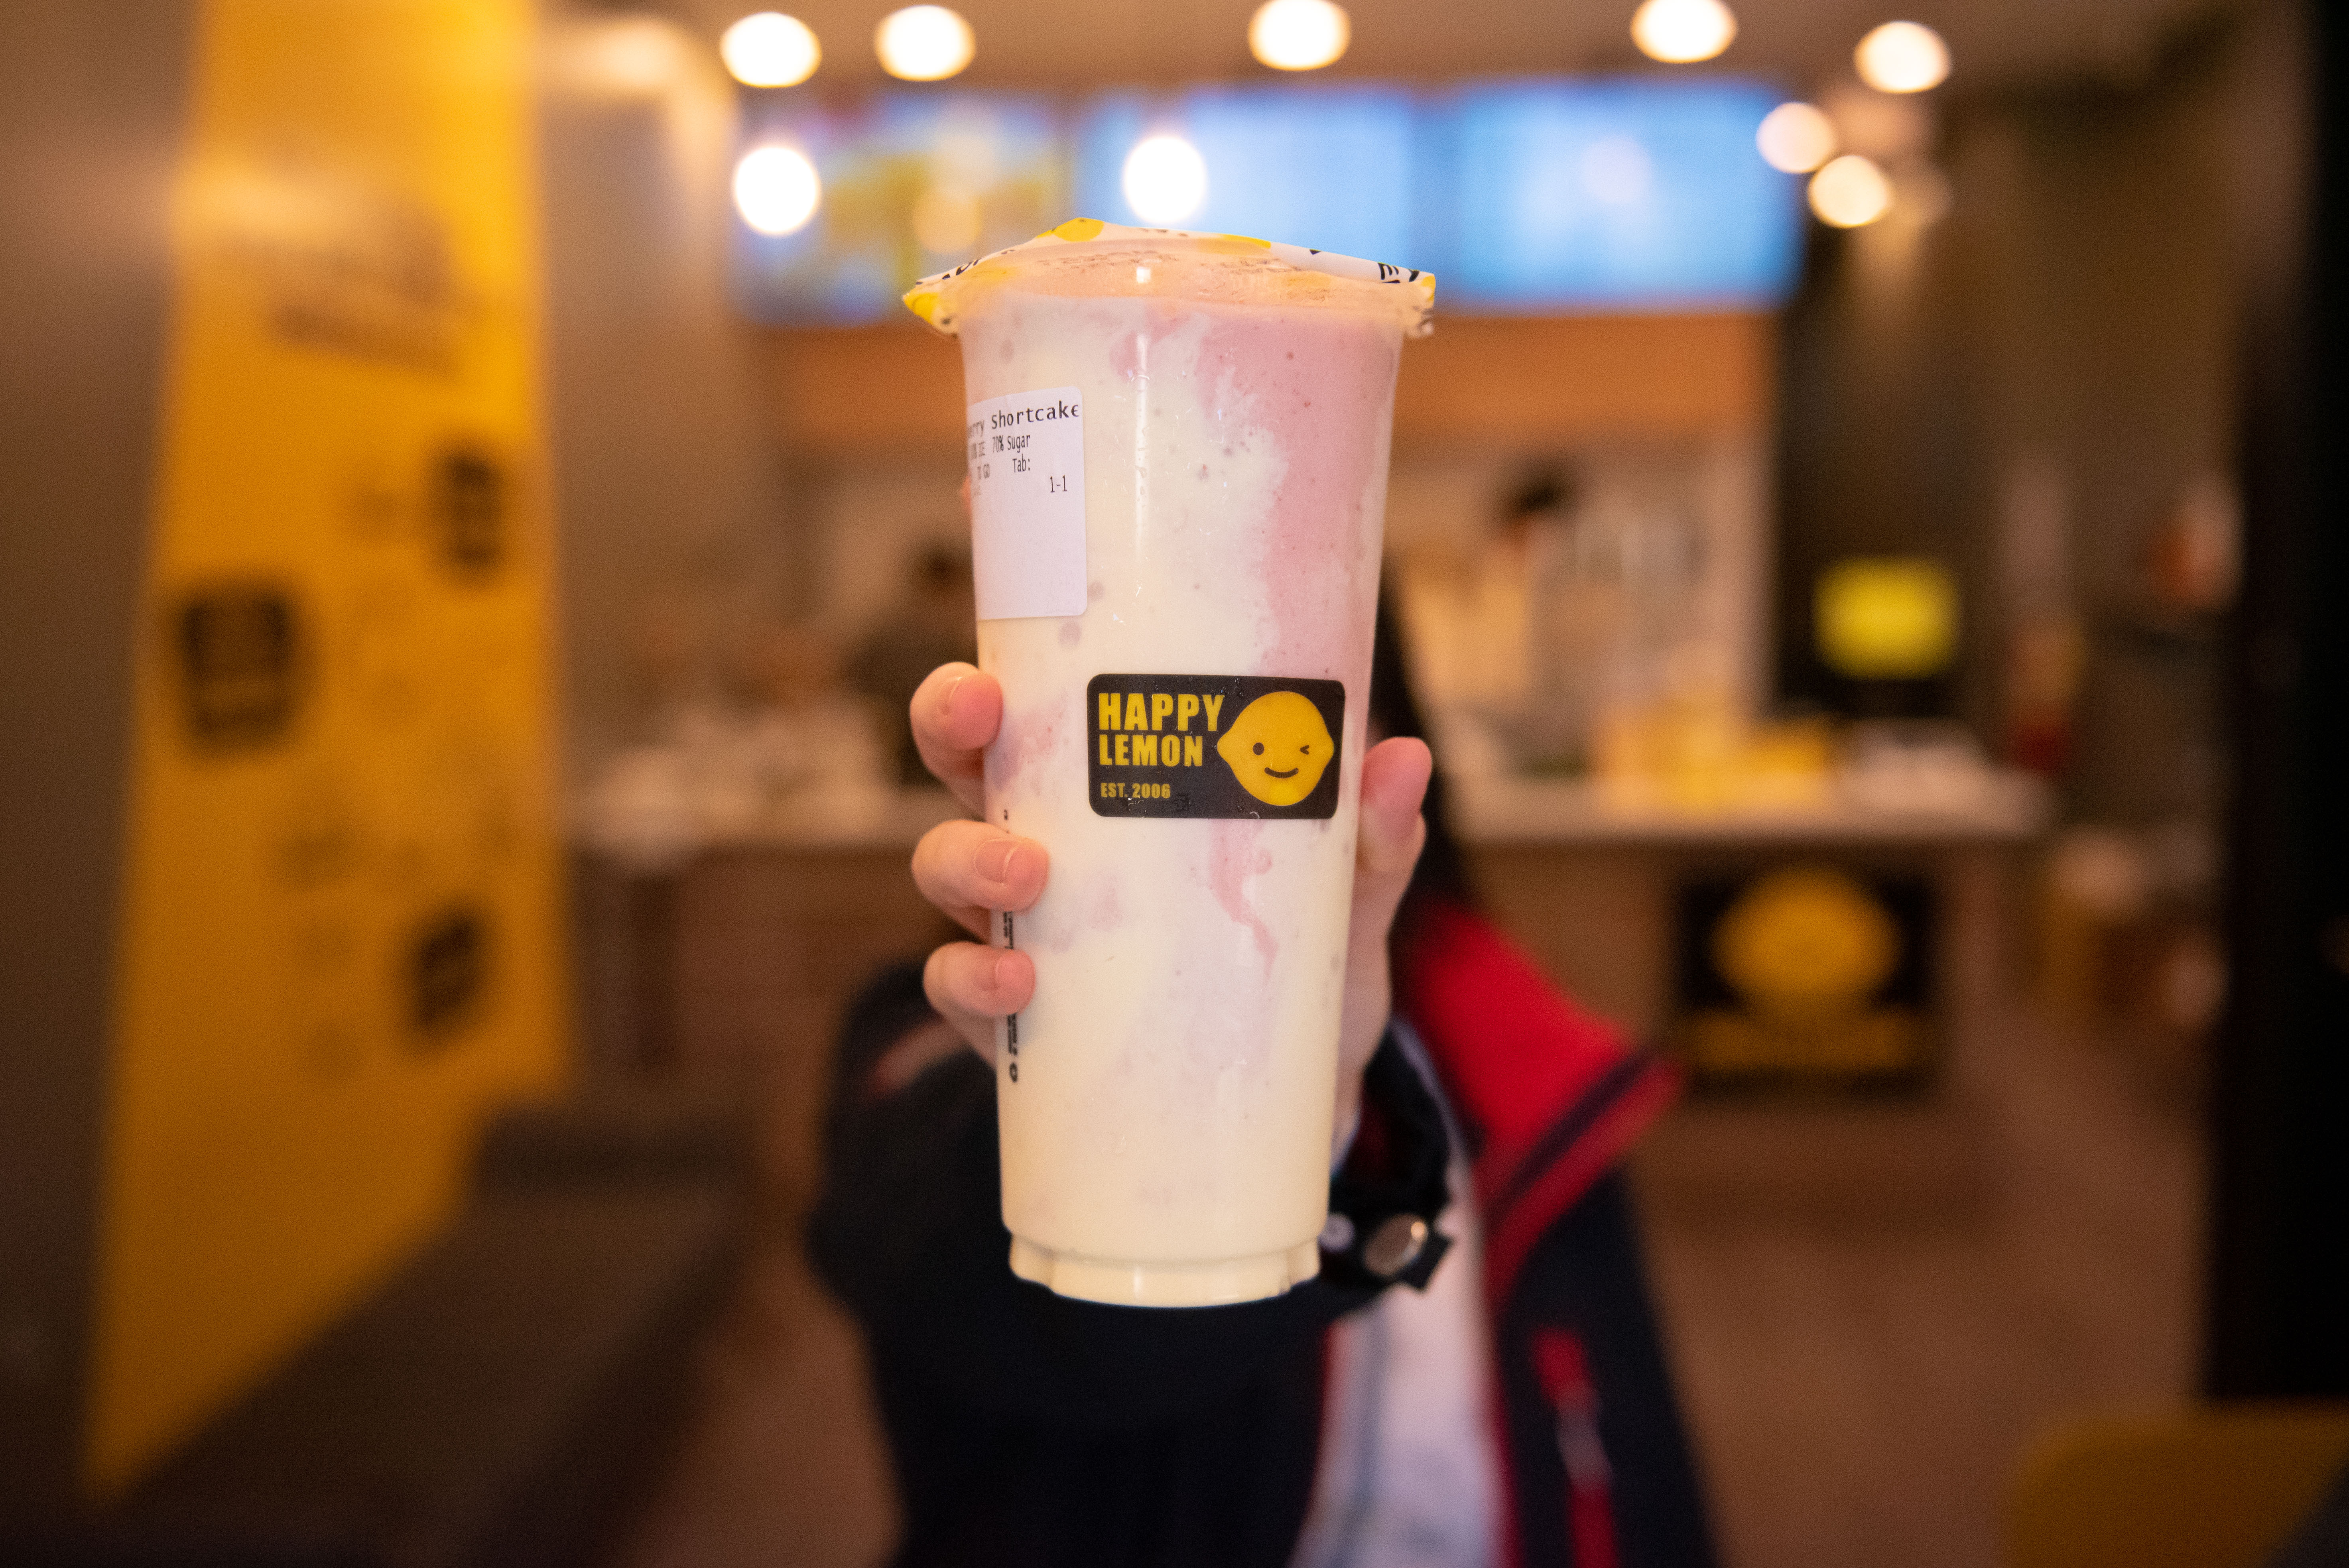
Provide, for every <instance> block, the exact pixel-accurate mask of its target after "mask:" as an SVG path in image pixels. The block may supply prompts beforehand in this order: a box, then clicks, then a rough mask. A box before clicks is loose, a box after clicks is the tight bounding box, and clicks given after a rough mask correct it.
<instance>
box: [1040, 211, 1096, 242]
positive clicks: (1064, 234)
mask: <svg viewBox="0 0 2349 1568" xmlns="http://www.w3.org/2000/svg"><path fill="white" fill-rule="evenodd" d="M1052 232H1053V233H1055V234H1057V235H1059V236H1060V237H1061V239H1063V240H1066V241H1068V242H1070V243H1071V244H1072V245H1074V244H1082V243H1083V242H1085V241H1087V240H1097V239H1099V238H1101V232H1102V221H1101V220H1100V219H1099V218H1071V219H1070V220H1069V221H1068V222H1065V223H1063V224H1061V226H1060V227H1059V228H1057V229H1055V230H1053V231H1052Z"/></svg>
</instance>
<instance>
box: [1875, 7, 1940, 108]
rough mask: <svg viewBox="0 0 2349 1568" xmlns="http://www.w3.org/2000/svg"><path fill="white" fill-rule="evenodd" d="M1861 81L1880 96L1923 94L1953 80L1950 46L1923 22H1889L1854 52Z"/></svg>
mask: <svg viewBox="0 0 2349 1568" xmlns="http://www.w3.org/2000/svg"><path fill="white" fill-rule="evenodd" d="M1852 64H1853V65H1855V66H1856V67H1858V69H1859V79H1860V80H1861V81H1864V82H1866V83H1867V84H1868V86H1869V87H1872V88H1875V89H1876V90H1877V91H1878V92H1880V93H1921V92H1923V91H1925V90H1926V89H1927V88H1937V87H1940V85H1941V84H1942V83H1943V82H1945V81H1947V80H1948V79H1949V77H1950V46H1948V45H1947V44H1944V43H1943V42H1941V35H1940V34H1939V33H1936V32H1935V31H1933V29H1932V28H1930V27H1928V26H1925V25H1924V24H1923V23H1921V22H1887V23H1885V24H1884V26H1880V27H1878V28H1876V29H1875V30H1874V31H1872V32H1870V33H1869V34H1868V36H1867V37H1865V38H1862V39H1861V40H1860V41H1859V47H1858V48H1857V49H1855V50H1853V51H1852Z"/></svg>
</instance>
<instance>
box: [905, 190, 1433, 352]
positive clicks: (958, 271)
mask: <svg viewBox="0 0 2349 1568" xmlns="http://www.w3.org/2000/svg"><path fill="white" fill-rule="evenodd" d="M1151 257H1163V258H1164V259H1165V260H1167V261H1169V262H1170V263H1178V264H1180V263H1195V262H1200V261H1213V262H1216V263H1225V264H1226V265H1228V264H1229V263H1240V264H1241V266H1242V268H1243V269H1244V273H1245V279H1244V282H1243V283H1242V285H1241V286H1242V292H1244V293H1245V294H1247V295H1250V296H1253V297H1257V298H1266V297H1278V294H1280V293H1282V292H1288V290H1285V289H1284V283H1286V284H1288V285H1291V287H1293V285H1295V284H1306V283H1311V282H1319V281H1320V280H1326V279H1332V278H1334V279H1339V280H1342V283H1343V284H1369V285H1372V287H1373V289H1375V291H1376V292H1375V293H1373V292H1371V290H1362V291H1354V290H1350V289H1347V290H1343V291H1342V292H1344V293H1348V294H1357V297H1356V298H1355V299H1354V300H1352V301H1350V302H1348V303H1353V304H1367V305H1372V306H1380V305H1383V306H1386V307H1387V308H1390V309H1392V311H1393V313H1394V315H1396V317H1397V318H1398V319H1400V320H1401V322H1402V328H1403V332H1404V335H1406V336H1411V337H1423V336H1425V335H1427V333H1428V332H1429V331H1430V330H1431V327H1432V317H1433V315H1434V312H1435V274H1434V273H1423V272H1421V271H1420V270H1419V269H1418V268H1417V267H1398V266H1395V265H1393V264H1392V263H1387V262H1366V261H1363V260H1361V258H1360V257H1357V256H1341V255H1339V254H1337V253H1334V252H1331V251H1317V250H1314V249H1312V248H1310V247H1309V246H1305V245H1284V244H1280V243H1278V242H1275V241H1272V240H1258V239H1255V238H1252V237H1250V236H1249V235H1247V234H1203V233H1196V232H1192V231H1190V230H1186V229H1136V228H1129V227H1127V226H1126V225H1124V224H1123V223H1104V222H1102V221H1101V220H1100V219H1098V218H1071V219H1070V220H1069V221H1068V222H1065V223H1062V224H1061V226H1060V227H1059V228H1057V229H1047V230H1046V231H1045V232H1042V233H1040V234H1039V235H1037V236H1036V237H1035V238H1034V239H1032V240H1022V241H1021V242H1019V243H1018V244H1016V245H1010V246H1007V247H1006V248H1005V249H1003V250H1000V251H997V252H994V253H991V254H988V255H984V256H981V257H979V258H978V260H977V261H975V262H965V263H963V264H962V265H961V266H958V267H956V268H953V269H952V270H950V271H947V272H943V273H934V274H933V275H931V276H929V277H926V278H924V279H922V280H921V281H920V282H919V283H917V284H915V285H914V286H913V287H912V288H911V289H908V290H907V291H906V292H905V308H906V309H907V310H910V311H912V312H913V313H914V314H915V315H918V316H920V317H921V318H922V319H923V320H924V321H926V322H928V323H929V324H930V325H932V326H934V327H936V329H937V330H938V331H940V332H942V333H945V334H946V335H947V336H949V337H951V336H953V335H954V334H955V327H956V323H957V318H958V317H959V316H960V315H961V314H962V313H963V312H964V311H965V310H966V309H968V306H969V304H970V302H971V300H972V299H973V298H974V297H976V296H977V295H978V294H982V293H984V292H985V291H986V290H987V289H988V286H989V285H991V284H999V283H1002V282H1004V281H1006V280H1009V279H1010V278H1012V277H1015V276H1021V275H1024V274H1029V273H1034V272H1040V271H1045V270H1058V268H1059V267H1060V266H1061V265H1065V264H1068V263H1086V262H1093V261H1098V262H1102V263H1108V262H1114V263H1120V264H1121V265H1122V264H1123V263H1126V262H1128V261H1133V262H1137V263H1146V262H1147V260H1148V259H1149V258H1151ZM1085 270H1086V271H1087V272H1088V273H1098V274H1099V275H1100V276H1101V277H1102V278H1103V279H1105V280H1106V279H1112V278H1114V280H1115V281H1116V282H1117V283H1118V284H1120V285H1123V284H1124V275H1123V274H1122V273H1112V271H1111V269H1109V268H1107V267H1088V268H1086V269H1085ZM1147 276H1148V273H1147V271H1146V270H1145V271H1144V273H1143V278H1144V279H1145V280H1146V279H1147ZM1075 281H1076V280H1074V279H1073V278H1072V279H1071V282H1072V283H1073V282H1075ZM1072 292H1080V293H1083V292H1092V290H1091V289H1089V288H1086V287H1084V286H1083V285H1081V284H1080V285H1079V286H1078V287H1077V288H1076V289H1074V290H1073V291H1072ZM1102 292H1112V291H1110V290H1103V291H1102ZM1113 292H1119V293H1154V292H1160V291H1158V290H1155V289H1146V288H1143V287H1139V286H1133V287H1128V286H1120V287H1118V288H1116V289H1115V290H1114V291H1113ZM1317 292H1322V293H1325V294H1326V292H1327V291H1317ZM1327 303H1333V304H1334V303H1338V302H1337V301H1336V300H1334V299H1331V300H1328V301H1327Z"/></svg>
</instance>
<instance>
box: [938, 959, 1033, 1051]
mask: <svg viewBox="0 0 2349 1568" xmlns="http://www.w3.org/2000/svg"><path fill="white" fill-rule="evenodd" d="M922 990H923V992H924V994H925V995H927V996H928V997H929V999H930V1006H933V1007H936V1009H937V1010H938V1016H940V1017H942V1018H944V1019H945V1020H946V1021H947V1023H949V1024H952V1025H953V1026H955V1029H956V1031H957V1033H959V1034H960V1035H961V1036H962V1037H963V1038H964V1039H965V1040H967V1041H968V1042H969V1043H970V1048H971V1049H972V1050H974V1051H977V1052H978V1054H979V1056H980V1057H981V1058H982V1059H984V1060H986V1061H988V1062H990V1063H991V1062H993V1061H994V1060H995V1020H996V1019H998V1018H1000V1017H1002V1016H1004V1015H1005V1014H1007V1013H1016V1012H1018V1011H1019V1009H1020V1008H1022V1007H1024V1006H1027V1005H1028V1002H1029V999H1030V997H1032V996H1033V995H1035V994H1036V965H1035V962H1034V961H1033V960H1032V959H1030V957H1029V956H1028V955H1027V954H1024V953H1020V952H1018V951H1015V950H1013V949H1009V948H995V947H981V946H980V945H979V944H978V943H976V942H949V943H947V944H946V945H945V946H944V947H941V948H939V949H937V950H936V952H934V953H932V954H930V958H929V962H928V963H926V964H925V965H923V966H922Z"/></svg>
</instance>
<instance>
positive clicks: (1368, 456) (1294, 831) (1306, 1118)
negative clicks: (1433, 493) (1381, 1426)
mask: <svg viewBox="0 0 2349 1568" xmlns="http://www.w3.org/2000/svg"><path fill="white" fill-rule="evenodd" d="M1432 297H1433V279H1432V278H1428V277H1426V276H1425V275H1424V274H1421V273H1411V272H1408V271H1405V270H1403V269H1398V268H1392V267H1381V266H1380V265H1379V264H1377V263H1366V262H1358V261H1353V260H1351V259H1350V258H1344V257H1334V256H1329V255H1326V254H1323V253H1316V252H1308V251H1302V250H1299V249H1296V248H1294V247H1289V246H1276V245H1268V244H1266V243H1265V242H1261V241H1254V240H1244V239H1238V238H1235V237H1233V236H1230V235H1193V234H1182V233H1176V232H1169V231H1164V230H1134V229H1120V228H1116V227H1112V226H1108V225H1103V224H1100V223H1096V222H1091V221H1089V220H1081V221H1078V222H1072V223H1069V224H1064V225H1062V226H1061V228H1060V229H1058V230H1055V231H1053V232H1052V233H1050V234H1048V235H1044V236H1041V237H1040V238H1039V239H1038V240H1036V241H1031V242H1029V243H1028V244H1026V245H1021V246H1016V247H1014V248H1013V249H1012V250H1010V251H1008V252H1003V253H998V254H997V255H995V256H992V257H989V258H987V259H986V260H984V261H981V262H978V263H973V264H972V265H971V266H969V267H967V268H964V269H961V270H960V271H958V272H957V273H951V274H947V275H946V276H944V277H942V278H939V279H936V280H929V281H926V283H925V284H922V285H920V286H918V287H917V288H916V290H915V292H914V293H913V294H909V295H908V296H907V303H908V304H910V305H912V306H913V307H914V308H915V309H916V311H917V312H918V313H920V314H922V315H924V316H925V317H926V319H928V320H929V321H930V322H931V323H932V324H933V325H936V326H937V327H939V328H940V330H943V331H947V332H949V333H952V334H954V335H957V336H958V337H959V338H960V339H961V343H962V350H963V376H964V385H965V390H966V395H967V398H968V404H969V413H968V428H967V432H966V434H967V437H968V458H969V471H970V479H971V506H972V531H973V552H972V553H973V564H974V574H975V578H976V587H977V591H978V618H979V619H978V655H979V665H980V666H981V667H982V668H984V669H986V670H988V671H989V672H991V673H992V674H993V675H994V676H996V677H997V678H998V679H999V681H1000V682H1001V683H1002V686H1003V695H1004V716H1003V727H1002V729H1001V732H1000V733H999V736H998V738H997V739H996V742H995V744H994V745H993V746H992V747H990V748H988V753H987V766H986V811H987V818H988V820H989V821H991V822H994V823H996V824H998V825H999V826H1001V827H1004V828H1006V829H1009V830H1011V831H1014V832H1018V833H1021V834H1025V835H1028V836H1030V837H1032V838H1035V839H1037V840H1039V841H1041V842H1042V843H1043V844H1044V845H1045V846H1046V847H1047V849H1048V850H1049V851H1050V853H1051V857H1052V865H1051V873H1050V880H1049V882H1048V884H1047V886H1046V888H1045V891H1044V893H1043V895H1042V896H1041V897H1040V899H1039V900H1038V901H1037V903H1036V904H1035V905H1034V906H1033V907H1032V908H1030V909H1029V910H1027V911H1025V912H1022V913H1019V914H1018V915H1016V916H1015V915H1010V914H1005V913H999V914H998V915H997V916H996V918H995V921H994V933H993V935H994V941H995V942H996V944H998V945H1007V944H1008V945H1014V946H1017V947H1019V948H1020V949H1021V950H1022V951H1024V952H1026V953H1028V954H1030V956H1031V957H1032V958H1033V960H1034V962H1035V965H1036V990H1035V995H1034V998H1033V1000H1032V1001H1031V1002H1030V1004H1029V1006H1027V1008H1026V1009H1024V1010H1023V1011H1022V1012H1020V1013H1019V1015H1018V1016H1015V1017H1013V1018H1011V1019H1009V1020H1007V1021H1006V1022H1005V1024H1004V1025H1002V1026H999V1033H998V1037H997V1042H996V1043H997V1049H996V1071H997V1075H998V1086H997V1087H998V1094H997V1103H998V1107H999V1117H1000V1126H1001V1135H1002V1155H1003V1217H1004V1222H1005V1224H1006V1225H1007V1226H1008V1227H1009V1230H1010V1232H1011V1235H1012V1244H1011V1267H1012V1269H1013V1271H1014V1272H1015V1273H1017V1274H1019V1275H1020V1276H1021V1277H1023V1278H1026V1279H1030V1280H1034V1281H1037V1282H1039V1283H1040V1284H1045V1285H1048V1286H1050V1288H1051V1289H1052V1290H1054V1291H1057V1292H1059V1293H1060V1294H1061V1295H1068V1296H1075V1297H1081V1298H1083V1299H1087V1300H1093V1301H1106V1302H1117V1303H1123V1304H1129V1305H1155V1306H1192V1305H1210V1304H1214V1303H1221V1302H1236V1301H1246V1300H1252V1299H1257V1298H1260V1297H1265V1296H1271V1295H1279V1294H1280V1293H1281V1292H1283V1291H1285V1290H1287V1289H1288V1287H1289V1286H1290V1285H1292V1284H1297V1283H1298V1282H1299V1281H1301V1280H1305V1279H1309V1278H1310V1277H1312V1275H1313V1274H1315V1273H1316V1271H1317V1269H1318V1267H1319V1248H1318V1245H1317V1238H1318V1237H1319V1234H1320V1232H1321V1229H1322V1227H1323V1225H1324V1223H1325V1222H1326V1221H1327V1217H1328V1216H1327V1202H1328V1193H1329V1180H1330V1152H1331V1150H1330V1134H1331V1129H1330V1116H1331V1109H1332V1101H1333V1099H1334V1098H1335V1088H1336V1082H1335V1077H1336V1070H1337V1045H1338V1028H1339V1012H1340V1000H1341V997H1342V995H1343V993H1344V986H1345V967H1346V940H1347V926H1348V916H1349V909H1350V902H1351V896H1352V889H1353V868H1354V835H1355V829H1356V823H1357V820H1358V809H1359V805H1360V786H1361V756H1362V750H1363V745H1364V740H1363V731H1364V723H1365V717H1366V710H1367V704H1368V700H1369V695H1370V668H1371V630H1372V624H1373V619H1374V614H1375V607H1376V602H1377V596H1378V580H1379V560H1380V549H1381V533H1382V531H1383V528H1384V522H1385V511H1386V486H1387V457H1388V447H1389V440H1390V429H1391V426H1392V413H1393V404H1394V382H1395V370H1396V366H1397V362H1398V360H1399V357H1400V354H1401V348H1402V339H1403V337H1404V336H1405V335H1407V334H1416V333H1417V332H1419V331H1422V330H1423V329H1424V325H1425V322H1426V318H1427V312H1428V306H1429V302H1430V301H1431V299H1432Z"/></svg>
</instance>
